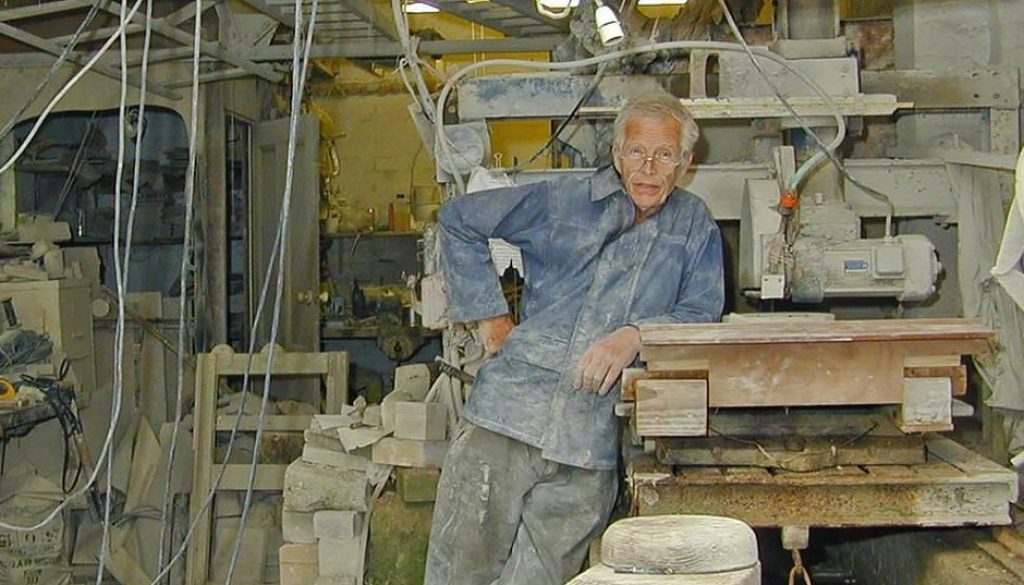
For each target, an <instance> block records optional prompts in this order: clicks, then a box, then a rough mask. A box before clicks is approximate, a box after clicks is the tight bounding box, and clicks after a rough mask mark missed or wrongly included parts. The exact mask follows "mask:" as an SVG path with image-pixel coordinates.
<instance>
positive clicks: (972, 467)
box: [925, 435, 1020, 502]
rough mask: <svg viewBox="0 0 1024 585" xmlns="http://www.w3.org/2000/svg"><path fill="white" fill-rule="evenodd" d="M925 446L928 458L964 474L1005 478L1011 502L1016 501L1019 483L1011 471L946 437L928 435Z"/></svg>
mask: <svg viewBox="0 0 1024 585" xmlns="http://www.w3.org/2000/svg"><path fill="white" fill-rule="evenodd" d="M925 446H926V449H927V450H928V456H929V457H930V458H934V459H938V460H942V461H945V462H946V463H949V464H950V465H952V466H954V467H956V468H957V469H959V470H961V471H963V472H964V473H968V474H971V475H973V476H985V477H993V478H1005V480H1006V481H1007V487H1008V488H1009V489H1010V494H1011V498H1010V499H1011V501H1014V502H1016V501H1017V498H1018V497H1019V486H1020V482H1019V481H1018V479H1017V474H1016V473H1015V472H1013V471H1012V470H1009V469H1007V468H1005V467H1003V466H1002V465H999V464H998V463H995V462H993V461H991V460H989V459H986V458H985V457H982V456H981V455H979V454H978V453H975V452H974V451H971V450H970V449H968V448H967V447H964V446H963V445H961V444H960V443H957V442H956V441H953V440H952V439H949V438H947V437H942V436H939V435H928V436H927V441H926V444H925ZM1008 473H1009V474H1012V477H1011V476H1008V475H1006V474H1008Z"/></svg>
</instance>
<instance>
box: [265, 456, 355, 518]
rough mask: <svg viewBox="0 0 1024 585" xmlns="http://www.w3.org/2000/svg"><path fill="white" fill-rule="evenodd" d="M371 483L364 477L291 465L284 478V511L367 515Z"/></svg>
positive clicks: (299, 463)
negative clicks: (354, 512) (356, 512)
mask: <svg viewBox="0 0 1024 585" xmlns="http://www.w3.org/2000/svg"><path fill="white" fill-rule="evenodd" d="M369 496H370V483H369V482H368V481H367V479H366V473H365V472H362V471H354V470H348V469H338V468H337V467H330V466H328V465H318V464H316V463H307V462H305V461H302V460H298V461H294V462H293V463H292V464H291V465H289V466H288V469H287V470H285V474H284V509H285V510H290V511H293V512H315V511H317V510H359V511H366V503H367V501H368V500H369Z"/></svg>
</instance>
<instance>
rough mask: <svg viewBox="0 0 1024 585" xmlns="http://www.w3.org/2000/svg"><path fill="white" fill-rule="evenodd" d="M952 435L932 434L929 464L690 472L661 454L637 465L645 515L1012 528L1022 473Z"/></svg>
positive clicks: (635, 479) (637, 508) (636, 490)
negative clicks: (675, 467)
mask: <svg viewBox="0 0 1024 585" xmlns="http://www.w3.org/2000/svg"><path fill="white" fill-rule="evenodd" d="M951 443H953V442H952V441H950V440H949V439H945V438H941V437H929V438H928V439H927V442H926V445H927V450H928V463H925V464H921V465H909V466H905V465H869V466H863V467H859V466H848V467H843V468H842V469H830V470H826V471H819V472H812V473H787V472H779V473H775V474H771V473H768V472H767V471H766V470H764V469H761V468H746V467H742V468H728V467H725V468H722V467H684V468H682V469H681V470H680V472H679V473H678V475H677V474H675V473H673V469H672V467H671V466H670V465H665V464H663V463H660V462H658V461H657V460H656V459H655V457H654V456H653V455H652V454H642V455H638V456H635V457H633V459H632V460H631V461H630V462H629V465H628V468H629V471H628V472H627V481H629V483H630V488H629V491H630V494H631V496H632V507H633V510H634V512H635V513H637V514H639V515H654V514H710V515H724V516H730V517H733V518H738V519H740V520H743V521H744V522H746V523H748V524H750V525H751V526H755V527H760V526H775V527H778V526H817V527H859V526H962V525H972V526H974V525H995V524H1008V523H1009V522H1010V515H1009V511H1010V506H1009V504H1010V502H1011V501H1015V500H1016V498H1017V475H1016V473H1014V472H1012V471H1010V470H1008V469H1004V468H1002V467H1000V466H998V465H996V464H995V463H992V462H991V461H988V460H986V459H984V458H983V457H981V456H980V455H977V454H975V453H973V452H971V451H968V450H967V449H965V448H963V447H961V446H959V445H956V444H955V443H953V444H952V445H951Z"/></svg>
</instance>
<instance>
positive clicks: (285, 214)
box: [150, 10, 310, 585]
mask: <svg viewBox="0 0 1024 585" xmlns="http://www.w3.org/2000/svg"><path fill="white" fill-rule="evenodd" d="M296 12H297V13H299V12H301V11H300V10H297V11H296ZM296 19H297V20H298V19H299V17H298V16H297V17H296ZM295 30H301V20H299V22H298V24H297V26H296V28H295ZM298 42H299V37H298V35H296V39H295V43H296V46H297V43H298ZM309 52H310V48H307V51H306V55H305V57H304V62H305V63H308V61H309ZM293 70H294V69H293ZM303 70H305V67H303ZM304 78H305V76H304V75H303V79H304ZM299 105H301V101H300V104H299ZM299 109H300V108H299V107H296V106H293V108H292V111H293V114H294V115H296V116H297V115H298V111H299ZM293 123H294V122H293ZM294 145H295V140H292V139H290V140H289V149H290V152H291V155H290V156H289V158H288V166H289V170H288V172H289V176H293V175H294V170H293V167H294ZM290 185H291V180H288V183H287V184H286V191H285V192H286V194H287V201H286V202H284V203H283V204H282V215H281V219H280V221H279V222H278V227H277V232H276V236H275V241H274V246H273V247H272V250H271V255H270V258H269V259H268V263H267V268H268V270H267V271H266V275H265V276H264V279H263V284H262V288H261V291H260V296H259V301H258V303H257V308H256V314H255V316H254V319H253V324H252V329H253V331H255V329H256V326H257V324H258V323H259V322H260V321H261V320H262V317H263V312H264V309H265V308H266V300H267V295H268V293H269V289H270V281H271V277H272V275H273V273H274V271H273V269H272V267H273V265H274V262H275V260H276V261H277V262H278V265H279V267H283V256H284V251H283V248H284V244H285V242H286V239H285V238H286V235H287V234H286V227H287V222H288V219H289V215H290V214H289V210H290V205H288V203H289V202H290V197H291V194H290V192H289V191H288V189H289V187H290ZM283 286H284V272H283V270H278V274H277V289H278V295H279V296H278V298H277V300H276V302H275V306H274V313H275V314H274V323H273V324H272V326H271V336H272V339H273V338H275V337H276V335H277V333H276V330H277V328H278V325H277V322H278V319H279V316H280V307H281V304H280V300H281V299H280V295H282V294H283ZM182 314H184V312H183V313H182ZM255 346H256V336H255V335H252V336H250V342H249V349H248V356H249V359H248V361H247V363H246V367H245V372H244V374H243V377H242V405H243V406H244V404H245V398H246V396H247V395H248V392H247V389H248V386H249V383H250V379H251V372H252V363H253V359H254V357H255V355H256V354H255ZM273 360H274V344H271V345H270V347H269V354H268V356H267V374H266V376H265V383H264V388H263V400H267V399H269V392H270V383H269V381H270V373H271V372H272V371H273ZM180 367H181V365H179V368H180ZM179 375H181V370H180V369H179ZM178 393H179V396H178V399H179V400H180V399H181V393H182V387H181V385H180V384H179V387H178ZM261 408H262V406H261ZM244 412H245V411H244V409H243V408H242V407H241V406H240V407H239V411H238V413H237V415H236V417H235V421H234V425H233V426H232V429H231V432H230V436H229V439H228V446H227V450H226V452H225V454H224V456H223V461H222V463H221V464H220V466H219V468H218V471H217V476H216V478H215V479H214V482H213V485H212V486H211V488H210V489H209V491H208V492H207V493H206V495H205V498H204V500H203V502H202V504H201V505H200V507H199V509H198V513H197V514H195V518H194V519H193V520H192V522H191V523H190V524H189V527H188V529H187V531H186V533H185V535H184V537H183V540H182V543H181V545H180V546H179V547H178V549H177V551H176V552H175V554H174V555H173V556H172V557H171V558H170V559H169V560H168V561H167V564H166V566H164V567H163V568H162V569H160V570H159V571H158V573H157V575H156V576H155V577H154V579H153V580H152V581H151V583H150V585H156V584H157V583H158V582H159V581H160V580H161V579H163V578H164V577H165V576H167V575H168V574H169V572H170V570H171V568H172V567H173V566H174V565H175V564H176V563H177V562H178V561H179V560H180V559H181V558H182V557H183V556H184V554H185V551H186V550H187V548H188V545H189V543H190V541H191V539H192V537H193V535H194V534H195V529H196V527H197V526H198V522H199V520H200V519H201V518H202V515H203V513H204V512H205V511H206V510H208V509H209V507H210V506H211V505H212V504H213V499H214V496H215V494H216V492H217V490H218V488H219V486H220V483H221V481H222V479H223V477H224V473H225V471H226V469H227V465H228V461H229V460H230V455H231V452H232V450H233V448H234V443H235V437H236V436H237V434H238V432H239V429H240V426H241V420H242V418H243V415H244ZM178 421H180V417H179V418H178ZM262 425H263V418H262V417H260V419H259V422H258V429H257V430H258V431H259V429H262ZM171 461H173V458H172V459H171ZM251 479H252V478H251ZM168 482H170V475H168ZM253 485H254V484H253ZM165 488H166V486H165ZM192 497H193V498H195V497H197V494H192ZM239 534H241V531H239Z"/></svg>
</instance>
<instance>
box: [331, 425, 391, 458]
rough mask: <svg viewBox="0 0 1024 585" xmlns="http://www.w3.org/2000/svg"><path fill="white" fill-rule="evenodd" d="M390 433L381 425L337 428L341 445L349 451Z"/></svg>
mask: <svg viewBox="0 0 1024 585" xmlns="http://www.w3.org/2000/svg"><path fill="white" fill-rule="evenodd" d="M390 434H391V431H390V430H389V429H384V428H381V427H357V428H354V429H346V428H339V429H338V438H339V439H341V445H342V446H343V447H344V448H345V451H347V452H349V453H351V452H353V451H355V450H357V449H362V448H363V447H369V446H370V445H372V444H374V443H376V442H377V441H379V440H380V439H381V438H382V437H386V436H388V435H390Z"/></svg>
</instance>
